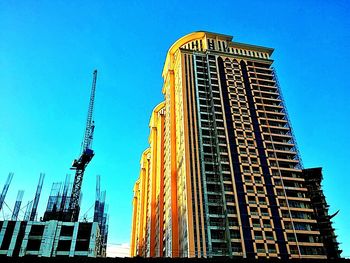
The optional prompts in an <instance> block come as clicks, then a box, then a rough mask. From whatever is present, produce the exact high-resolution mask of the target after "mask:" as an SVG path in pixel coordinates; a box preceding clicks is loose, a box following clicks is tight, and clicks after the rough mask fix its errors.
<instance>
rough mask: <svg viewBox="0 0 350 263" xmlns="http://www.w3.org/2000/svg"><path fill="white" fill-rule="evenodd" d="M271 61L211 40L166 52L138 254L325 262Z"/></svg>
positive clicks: (184, 42)
mask: <svg viewBox="0 0 350 263" xmlns="http://www.w3.org/2000/svg"><path fill="white" fill-rule="evenodd" d="M272 53H273V49H271V48H266V47H261V46H255V45H249V44H243V43H238V42H234V41H232V37H231V36H227V35H222V34H215V33H209V32H194V33H191V34H188V35H186V36H184V37H182V38H181V39H179V40H178V41H176V42H175V43H174V44H173V45H172V47H171V48H170V49H169V51H168V54H167V57H166V60H165V64H164V69H163V74H162V76H163V79H164V84H163V88H162V92H163V94H164V102H162V103H160V104H159V105H158V106H157V107H156V108H155V109H154V110H153V112H152V116H151V120H150V124H149V127H150V136H149V148H148V149H147V150H146V151H144V153H143V154H142V157H141V171H140V176H139V179H138V180H137V181H136V183H135V187H134V198H133V216H132V233H131V256H136V255H139V256H144V257H216V256H228V257H245V258H261V257H264V258H266V257H267V258H283V259H287V258H319V259H322V258H326V257H327V256H326V254H325V250H324V244H323V242H322V239H321V238H320V232H319V230H318V228H317V220H316V218H315V216H314V210H313V208H312V204H311V202H310V198H309V197H308V191H307V188H306V187H305V185H304V182H305V179H304V178H303V171H302V164H301V161H300V158H299V153H298V150H297V147H296V143H295V140H294V137H293V134H292V129H291V126H290V123H289V120H288V116H287V113H286V109H285V106H284V102H283V99H282V97H281V92H280V88H279V86H278V81H277V77H276V75H275V72H274V69H273V67H272V63H273V60H272V59H271V58H270V56H271V55H272Z"/></svg>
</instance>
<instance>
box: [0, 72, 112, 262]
mask: <svg viewBox="0 0 350 263" xmlns="http://www.w3.org/2000/svg"><path fill="white" fill-rule="evenodd" d="M96 78H97V71H96V70H95V71H94V73H93V82H92V88H91V95H90V102H89V108H88V116H87V122H86V127H85V133H84V140H83V143H82V152H81V155H80V157H79V158H78V159H75V160H74V161H73V164H72V167H71V169H72V170H75V177H74V181H73V182H71V181H70V176H69V175H67V176H66V179H65V182H64V183H62V182H61V183H53V185H52V188H51V193H50V196H49V198H48V202H47V207H46V211H45V212H44V215H43V216H40V217H39V218H38V213H37V208H38V204H39V200H40V194H41V190H42V187H43V183H44V177H45V174H43V173H41V174H40V178H39V183H38V186H37V189H36V193H35V196H34V199H33V200H31V201H29V202H28V203H27V204H26V205H25V206H22V199H23V194H24V192H23V191H21V190H20V191H19V192H18V195H17V199H16V202H15V205H14V208H13V209H11V208H10V207H9V206H8V205H7V204H6V202H5V197H6V194H7V192H8V189H9V186H10V183H11V181H12V178H13V173H10V174H9V175H8V177H7V180H6V182H5V185H4V188H3V190H2V193H1V195H0V212H2V213H3V211H2V209H3V207H4V205H5V206H7V207H8V209H9V210H11V217H9V218H7V217H5V216H4V220H3V221H0V255H6V256H9V257H23V256H39V257H56V256H69V257H73V256H87V257H105V256H106V247H107V236H108V214H107V209H106V205H105V198H106V191H100V176H97V180H96V199H95V204H94V215H93V220H92V222H88V220H87V218H86V216H83V217H79V214H80V205H81V196H82V193H81V186H82V180H83V176H84V172H85V169H86V167H87V165H88V164H89V162H90V161H91V159H92V158H93V156H94V151H93V150H92V149H91V146H92V140H93V132H94V128H95V125H94V121H93V106H94V99H95V89H96ZM20 211H22V218H19V212H20ZM24 211H25V212H24ZM23 213H24V214H23Z"/></svg>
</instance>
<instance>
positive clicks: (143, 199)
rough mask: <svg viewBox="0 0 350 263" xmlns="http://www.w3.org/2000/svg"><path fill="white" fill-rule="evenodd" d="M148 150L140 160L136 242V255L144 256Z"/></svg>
mask: <svg viewBox="0 0 350 263" xmlns="http://www.w3.org/2000/svg"><path fill="white" fill-rule="evenodd" d="M149 151H150V150H149V149H147V150H145V151H144V152H143V154H142V158H141V173H140V188H141V191H140V194H141V198H140V199H141V203H140V221H139V240H138V255H141V256H145V253H146V240H145V237H146V222H147V200H148V194H147V192H148V160H147V158H148V154H149Z"/></svg>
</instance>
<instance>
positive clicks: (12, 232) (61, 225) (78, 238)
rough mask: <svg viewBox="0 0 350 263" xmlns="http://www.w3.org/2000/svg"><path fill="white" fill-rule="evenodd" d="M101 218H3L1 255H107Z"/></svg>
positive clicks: (0, 225)
mask: <svg viewBox="0 0 350 263" xmlns="http://www.w3.org/2000/svg"><path fill="white" fill-rule="evenodd" d="M100 233H101V231H100V229H99V224H98V222H62V221H57V220H50V221H46V222H36V221H8V220H6V221H0V255H7V256H9V257H23V256H38V257H58V256H66V257H67V256H68V257H73V256H85V257H86V256H87V257H105V256H106V248H105V246H103V242H102V236H101V234H100Z"/></svg>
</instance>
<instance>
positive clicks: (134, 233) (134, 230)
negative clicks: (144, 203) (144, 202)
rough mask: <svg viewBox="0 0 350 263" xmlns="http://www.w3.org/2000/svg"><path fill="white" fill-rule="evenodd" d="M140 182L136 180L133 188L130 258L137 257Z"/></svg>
mask: <svg viewBox="0 0 350 263" xmlns="http://www.w3.org/2000/svg"><path fill="white" fill-rule="evenodd" d="M139 187H140V180H139V179H138V180H137V181H136V183H135V186H134V197H133V199H132V208H133V210H132V223H131V241H130V256H131V257H135V256H137V246H138V238H139V233H138V224H139V220H140V218H139V216H138V215H139V209H140V208H139V205H138V204H139V202H140V196H139V194H140V188H139Z"/></svg>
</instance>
